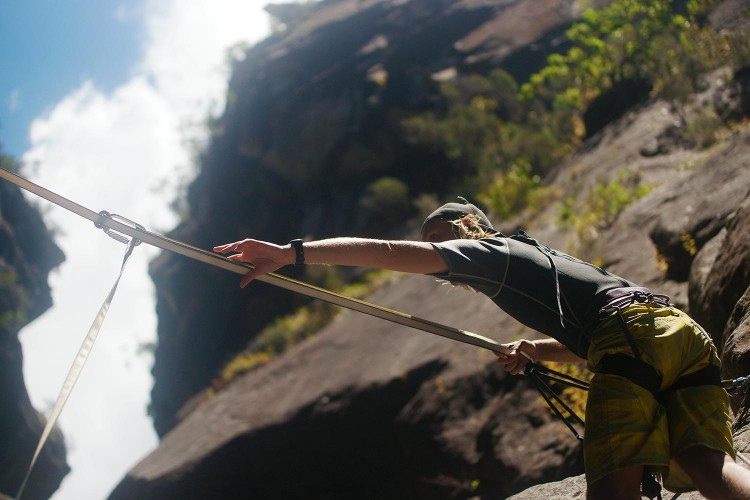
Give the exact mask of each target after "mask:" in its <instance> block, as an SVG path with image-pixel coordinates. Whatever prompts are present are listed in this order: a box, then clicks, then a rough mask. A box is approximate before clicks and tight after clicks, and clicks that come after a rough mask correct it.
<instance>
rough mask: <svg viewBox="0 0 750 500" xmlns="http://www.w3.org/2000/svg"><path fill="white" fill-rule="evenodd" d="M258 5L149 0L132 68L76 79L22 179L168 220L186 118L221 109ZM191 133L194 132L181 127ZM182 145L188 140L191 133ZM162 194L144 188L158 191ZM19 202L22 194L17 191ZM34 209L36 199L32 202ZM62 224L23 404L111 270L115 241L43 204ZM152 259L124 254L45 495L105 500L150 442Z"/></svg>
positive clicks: (73, 347) (145, 218) (58, 367)
mask: <svg viewBox="0 0 750 500" xmlns="http://www.w3.org/2000/svg"><path fill="white" fill-rule="evenodd" d="M263 5H265V2H260V1H257V0H253V1H248V0H165V1H161V2H157V1H155V0H154V1H148V3H147V4H146V5H145V7H144V8H143V9H136V10H127V11H125V10H122V9H120V10H119V11H118V12H117V13H115V14H114V15H118V16H120V18H126V17H127V16H130V15H132V13H133V12H143V16H144V17H143V19H142V23H143V26H144V30H145V32H146V33H147V34H148V35H147V37H146V44H145V46H144V47H143V53H144V56H143V60H142V61H141V63H140V64H139V65H138V66H137V68H135V71H134V76H133V77H132V78H131V79H130V80H129V81H127V82H123V84H122V85H120V86H118V87H117V88H116V89H115V90H114V91H113V92H112V93H111V94H105V93H102V92H101V91H100V90H98V89H97V88H96V87H95V86H94V85H93V84H92V83H90V82H86V83H84V84H83V85H82V86H81V87H80V88H78V89H77V90H76V91H75V92H74V93H72V94H70V95H68V96H67V97H66V98H65V99H63V100H62V101H60V102H59V103H58V104H57V105H55V106H54V107H53V108H52V111H50V112H49V113H48V114H47V115H45V116H43V117H40V118H37V119H36V120H35V121H34V122H33V124H32V127H31V133H30V138H31V148H30V149H29V151H27V153H26V154H24V156H23V162H24V163H25V164H26V165H27V167H26V170H25V173H26V174H27V175H30V176H31V177H32V179H33V180H34V181H36V182H38V183H39V184H41V185H43V186H45V187H47V188H48V189H51V190H53V191H55V192H58V193H59V194H60V195H62V196H65V197H67V198H69V199H72V200H74V201H76V202H78V203H80V204H82V205H84V206H86V207H88V208H90V209H92V210H95V211H99V210H107V211H109V212H112V213H118V214H120V215H123V216H125V217H128V218H130V219H133V220H134V221H136V222H139V223H141V224H143V225H145V226H146V227H147V228H149V229H153V230H164V229H165V228H169V227H171V226H172V225H173V224H174V223H175V222H176V220H175V218H174V215H173V214H171V213H170V211H169V208H168V206H169V204H170V202H171V201H172V197H173V196H174V187H175V186H174V182H173V181H171V180H170V179H173V178H175V177H184V176H186V175H188V174H187V173H188V172H189V171H190V161H191V160H190V156H189V155H190V153H189V152H188V151H185V149H184V146H183V144H184V142H183V139H185V137H183V136H182V134H183V133H184V130H185V128H184V126H185V124H186V123H189V124H195V123H200V122H202V120H203V119H204V118H205V117H206V116H207V115H208V114H209V113H211V114H216V113H219V112H220V111H221V107H222V106H223V102H224V93H225V88H226V83H227V76H228V75H227V73H226V67H225V62H226V51H227V49H228V48H229V47H231V46H233V45H235V44H236V43H238V42H251V43H252V42H255V41H257V40H258V39H259V38H261V37H264V36H266V34H267V33H268V20H267V17H266V16H265V13H264V12H263V11H262V7H263ZM191 130H192V132H191V133H195V130H196V129H191ZM191 139H196V138H195V137H192V138H191ZM165 184H166V186H167V187H168V189H167V190H166V192H164V191H163V190H157V189H156V186H163V185H165ZM30 198H31V197H30ZM40 204H41V205H46V203H44V202H40ZM44 210H45V211H46V212H47V217H46V218H47V220H48V223H49V224H51V225H52V226H54V227H57V228H60V229H61V230H62V234H61V236H60V237H59V238H58V244H60V246H61V247H62V248H63V250H64V252H65V253H66V257H67V260H66V262H65V263H64V264H63V265H62V266H61V268H60V269H59V271H56V272H55V273H53V275H52V276H51V277H50V285H51V287H52V289H53V299H54V303H55V304H54V307H53V308H52V309H51V310H50V311H48V312H47V313H46V314H44V315H43V316H42V317H41V318H40V319H38V320H37V321H35V322H34V323H33V324H31V325H29V326H28V327H27V328H25V329H24V330H23V331H22V332H21V340H22V342H23V345H24V352H25V366H24V373H25V377H26V381H27V386H28V388H29V392H30V396H31V398H32V401H33V402H34V404H35V406H37V407H38V408H47V407H49V406H50V404H51V402H52V401H54V399H55V398H56V396H57V392H58V391H59V389H60V387H61V384H62V382H63V380H64V378H65V374H66V373H67V370H68V368H69V367H70V364H71V363H72V361H73V358H74V356H75V353H76V351H77V349H78V347H79V346H80V342H81V340H82V339H83V336H84V335H85V333H86V331H87V330H88V327H89V326H90V324H91V321H92V320H93V318H94V315H95V314H96V311H97V310H98V308H99V306H100V304H101V301H102V300H103V299H104V297H105V295H106V294H107V292H108V290H109V287H110V286H111V284H112V282H113V281H114V279H115V277H116V275H117V272H118V270H119V265H120V261H121V258H122V253H123V251H124V246H123V245H121V244H119V243H117V242H115V241H114V240H112V239H110V238H107V237H106V236H105V235H104V234H103V233H102V232H101V231H99V230H97V229H96V228H95V227H94V225H93V224H92V223H91V222H88V221H86V220H84V219H82V218H79V217H77V216H75V215H73V214H71V213H69V212H67V211H66V210H64V209H60V208H49V209H48V208H46V207H45V208H44ZM154 255H156V251H155V250H154V249H152V248H149V247H147V246H146V245H141V246H140V247H138V248H137V249H136V251H135V252H134V254H133V256H132V257H131V262H130V263H129V264H128V269H126V272H125V275H124V277H123V280H122V282H121V283H120V289H119V291H118V294H117V296H116V297H115V299H114V302H113V304H112V307H111V309H110V312H109V316H108V317H107V320H106V321H105V323H104V326H103V329H102V332H101V334H100V337H99V340H98V341H97V345H96V346H95V347H94V349H93V352H92V354H91V358H90V360H89V362H88V364H87V366H86V367H85V369H84V370H83V373H82V375H81V379H80V381H79V383H78V385H77V386H76V388H75V390H74V391H73V394H72V395H71V397H70V400H69V401H68V404H67V406H66V409H65V410H64V411H63V413H62V416H61V418H60V425H61V427H62V429H63V432H64V434H65V435H66V439H67V440H68V442H69V443H70V444H71V446H70V450H69V455H68V460H69V463H70V464H71V467H72V468H73V470H72V472H71V473H70V474H69V475H68V477H67V478H66V479H65V480H64V481H63V485H62V487H61V489H60V490H59V491H58V493H57V494H56V495H55V496H54V499H55V500H67V499H80V498H86V499H94V500H95V499H97V498H105V497H106V496H107V494H108V493H109V491H110V490H111V488H112V487H114V486H115V485H116V484H117V483H118V482H119V481H120V479H121V478H122V477H123V476H124V475H125V473H126V472H127V470H128V469H129V468H130V467H131V466H132V465H134V463H135V462H136V461H137V460H138V459H140V458H141V457H142V456H143V455H145V454H146V453H148V452H149V451H150V449H152V448H153V447H154V446H155V445H156V437H155V435H154V433H153V430H152V427H151V421H150V419H148V418H147V417H146V415H145V407H146V404H147V402H148V398H149V392H150V389H151V384H152V381H151V378H150V374H149V371H150V368H151V363H152V360H151V359H150V357H149V356H147V355H139V354H137V352H138V348H139V346H140V345H141V344H143V343H147V342H152V341H154V340H155V332H156V317H155V314H154V302H153V296H154V290H153V285H152V283H151V281H150V279H149V278H148V276H147V265H148V261H149V260H150V259H151V258H153V256H154Z"/></svg>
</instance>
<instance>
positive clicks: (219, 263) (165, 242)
mask: <svg viewBox="0 0 750 500" xmlns="http://www.w3.org/2000/svg"><path fill="white" fill-rule="evenodd" d="M0 177H2V178H3V179H5V180H7V181H9V182H12V183H13V184H15V185H17V186H18V187H20V188H23V189H25V190H27V191H29V192H31V193H33V194H35V195H37V196H39V197H41V198H44V199H46V200H47V201H50V202H52V203H54V204H56V205H59V206H61V207H63V208H65V209H67V210H70V211H71V212H73V213H75V214H77V215H80V216H81V217H83V218H85V219H88V220H90V221H92V222H93V223H94V224H95V225H96V226H97V227H98V228H102V229H104V231H105V232H106V233H107V234H109V235H110V236H111V237H113V238H115V239H118V240H120V241H122V242H127V238H125V236H123V235H126V236H130V237H131V238H135V239H137V240H139V241H142V242H144V243H148V244H149V245H152V246H155V247H158V248H161V249H162V250H167V251H170V252H174V253H178V254H180V255H184V256H185V257H189V258H191V259H194V260H198V261H201V262H204V263H206V264H210V265H212V266H216V267H220V268H222V269H226V270H228V271H232V272H235V273H238V274H242V275H244V274H246V273H247V272H248V271H249V270H251V269H253V265H252V264H249V263H246V262H235V261H233V260H229V259H228V258H226V257H224V256H223V255H219V254H217V253H214V252H210V251H207V250H203V249H201V248H198V247H194V246H191V245H188V244H186V243H183V242H181V241H177V240H173V239H171V238H168V237H166V236H164V235H161V234H158V233H153V232H150V231H147V230H146V229H144V228H143V226H140V225H138V224H135V223H133V222H132V221H130V220H128V219H125V218H124V217H122V216H118V215H116V214H110V213H109V212H106V211H102V212H99V213H96V212H94V211H92V210H89V209H88V208H86V207H83V206H81V205H79V204H77V203H75V202H73V201H70V200H68V199H66V198H63V197H62V196H60V195H58V194H56V193H54V192H52V191H50V190H48V189H45V188H43V187H42V186H39V185H37V184H34V183H33V182H31V181H28V180H26V179H24V178H23V177H21V176H19V175H17V174H14V173H13V172H10V171H8V170H5V169H1V168H0ZM256 279H257V280H259V281H263V282H265V283H268V284H271V285H275V286H278V287H280V288H284V289H286V290H289V291H292V292H296V293H300V294H302V295H307V296H308V297H312V298H316V299H319V300H322V301H325V302H329V303H331V304H335V305H337V306H341V307H344V308H347V309H352V310H354V311H359V312H361V313H365V314H369V315H371V316H375V317H377V318H380V319H384V320H387V321H391V322H393V323H398V324H400V325H404V326H409V327H412V328H415V329H417V330H422V331H425V332H428V333H432V334H435V335H440V336H441V337H446V338H449V339H452V340H456V341H458V342H463V343H465V344H470V345H474V346H476V347H483V348H485V349H489V350H490V351H493V352H498V353H501V354H509V353H510V352H511V349H510V348H508V347H507V346H504V345H501V344H499V343H497V342H495V341H494V340H492V339H490V338H487V337H484V336H482V335H477V334H475V333H471V332H468V331H465V330H459V329H457V328H453V327H450V326H445V325H441V324H439V323H435V322H432V321H429V320H426V319H423V318H419V317H417V316H412V315H411V314H407V313H403V312H400V311H396V310H393V309H389V308H386V307H382V306H379V305H377V304H372V303H369V302H365V301H363V300H359V299H355V298H351V297H346V296H344V295H341V294H338V293H335V292H331V291H329V290H325V289H323V288H319V287H316V286H314V285H310V284H308V283H304V282H302V281H297V280H295V279H292V278H288V277H286V276H282V275H280V274H276V273H268V274H266V275H263V276H260V277H258V278H256Z"/></svg>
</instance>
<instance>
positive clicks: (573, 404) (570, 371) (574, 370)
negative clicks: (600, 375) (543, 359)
mask: <svg viewBox="0 0 750 500" xmlns="http://www.w3.org/2000/svg"><path fill="white" fill-rule="evenodd" d="M545 365H546V366H547V367H548V368H550V369H551V370H555V371H557V372H560V373H562V374H564V375H568V376H570V377H573V378H577V379H578V380H583V381H584V382H591V378H592V377H593V375H594V374H593V373H591V372H590V371H589V370H588V369H587V368H586V365H585V363H555V362H549V363H545ZM551 387H552V388H553V389H554V388H556V387H562V389H560V392H559V396H560V399H562V400H563V402H565V404H567V405H568V407H569V408H570V409H571V410H572V411H573V413H575V414H576V415H578V416H579V417H581V420H585V415H586V402H587V401H588V399H589V393H588V391H584V390H582V389H577V388H575V387H570V386H567V385H561V384H557V383H555V382H552V383H551ZM540 398H541V396H540ZM545 405H546V403H545ZM550 412H552V413H553V414H555V413H554V411H553V410H552V409H551V408H550Z"/></svg>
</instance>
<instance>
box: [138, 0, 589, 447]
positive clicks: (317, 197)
mask: <svg viewBox="0 0 750 500" xmlns="http://www.w3.org/2000/svg"><path fill="white" fill-rule="evenodd" d="M576 4H577V2H575V1H573V0H543V1H542V0H524V1H509V0H482V1H474V0H472V1H463V2H454V1H452V0H451V1H448V0H411V1H408V2H404V1H400V0H399V1H375V0H365V1H361V0H337V1H327V2H320V3H316V4H314V5H315V7H312V6H311V5H309V4H308V5H303V6H297V7H294V6H285V7H283V8H280V7H276V8H273V7H272V8H271V10H272V12H275V13H277V14H278V15H280V16H281V18H282V21H283V22H284V23H289V26H288V28H287V30H286V31H285V32H283V33H280V34H278V35H276V36H273V37H271V38H269V39H268V40H266V41H264V42H262V43H260V44H259V45H258V46H256V47H254V48H253V49H251V50H249V51H248V52H247V54H246V57H245V59H244V60H243V61H241V62H237V63H236V65H235V69H234V73H233V77H232V80H231V82H230V85H229V97H228V105H227V109H226V112H225V114H224V116H223V117H222V118H221V119H220V120H219V122H218V124H217V125H216V127H215V129H214V133H215V136H214V138H213V141H212V143H211V146H210V148H209V150H208V151H207V152H206V154H205V156H204V158H202V161H201V172H200V174H199V175H198V177H197V179H196V180H195V182H194V183H193V184H192V185H191V186H190V189H189V194H188V202H189V203H188V204H189V210H190V214H189V216H188V217H187V218H186V220H185V222H184V224H183V225H182V226H180V227H178V228H177V229H175V230H174V232H173V233H172V236H174V237H176V238H178V239H181V240H184V241H186V242H189V243H191V244H194V245H197V246H200V247H202V248H211V247H212V246H213V245H214V244H216V243H220V242H226V241H234V240H236V239H241V238H244V237H248V236H249V235H252V236H253V237H256V238H261V239H266V240H270V241H276V242H279V243H286V242H288V241H289V240H291V239H293V238H297V237H304V236H314V237H323V236H331V235H340V234H350V235H360V234H367V235H370V236H373V235H375V236H377V235H379V234H382V233H383V231H384V228H386V227H389V226H393V225H394V224H398V225H401V224H402V223H403V221H404V219H408V218H409V217H410V216H412V215H414V209H413V208H412V206H411V203H410V202H409V201H408V200H410V199H414V198H416V197H417V196H419V195H420V194H421V193H437V194H439V195H440V194H443V193H445V192H446V190H450V189H452V182H453V181H455V180H456V179H459V178H463V177H465V175H466V174H467V173H466V172H458V171H456V169H455V166H454V165H453V164H452V163H450V162H448V161H446V159H445V158H444V157H442V155H436V154H435V153H434V152H431V151H426V150H424V149H418V148H417V147H415V146H413V145H411V144H409V143H408V142H406V141H405V139H404V137H403V136H404V134H403V131H402V129H401V126H400V120H401V119H402V117H404V116H407V115H408V114H409V113H415V112H418V111H423V110H426V109H430V107H431V106H433V104H434V103H433V101H434V97H435V95H436V92H437V85H436V81H435V78H438V77H437V76H436V75H439V74H445V73H450V72H451V71H460V72H467V71H481V70H482V69H483V68H486V67H489V66H490V65H491V66H493V67H495V66H500V67H505V68H506V69H508V70H510V71H511V72H514V73H515V76H516V78H517V79H518V80H519V81H522V80H524V79H525V78H526V77H527V76H528V74H529V73H530V72H532V71H534V70H535V69H537V68H538V67H539V66H540V64H542V62H543V61H544V57H545V56H546V54H547V53H548V52H549V50H550V48H552V47H559V46H560V44H561V40H562V39H561V34H562V32H563V30H564V28H565V27H567V26H568V25H569V24H570V22H571V21H572V20H573V19H574V17H575V15H576V14H577V12H576V9H575V5H576ZM300 9H302V10H304V9H312V12H306V13H305V12H300ZM303 14H305V15H304V16H303ZM296 19H304V21H295V20H296ZM295 23H296V24H295ZM388 177H395V178H397V179H399V181H401V182H402V183H404V184H405V185H406V186H408V193H407V196H408V199H406V204H405V205H401V204H399V203H395V204H394V205H393V206H391V205H389V204H388V203H387V202H384V204H385V207H383V206H380V207H376V208H373V207H372V205H373V203H372V202H371V201H369V202H368V187H369V186H371V185H372V183H374V182H376V181H378V180H379V179H383V178H388ZM378 208H380V210H379V209H378ZM151 274H152V276H153V278H154V281H155V283H156V285H157V289H158V294H159V296H158V315H159V345H158V348H157V350H156V353H155V360H156V362H155V366H154V370H153V374H154V387H153V391H152V414H153V416H154V426H155V428H156V430H157V432H158V433H159V434H160V435H163V434H165V433H166V432H167V431H169V430H170V429H171V428H172V427H173V426H174V425H175V423H176V419H175V415H176V414H177V412H178V410H179V409H180V407H181V406H182V405H183V404H184V403H185V402H186V401H187V400H188V399H189V398H190V397H192V396H193V395H195V394H196V393H198V392H200V391H201V390H202V389H203V388H204V387H206V386H207V385H208V384H209V382H210V380H211V379H212V378H213V377H214V376H215V375H216V372H217V370H218V369H220V367H221V366H222V364H223V363H225V362H226V361H227V359H228V358H229V357H231V356H232V355H233V354H234V353H236V352H237V351H238V350H240V349H242V348H243V347H244V346H245V344H246V343H247V341H248V338H249V337H250V338H251V337H252V336H253V335H254V334H255V333H257V331H258V329H259V328H260V327H261V326H262V325H264V324H266V323H267V322H268V321H270V320H271V319H272V318H274V317H276V316H277V315H279V314H281V313H283V312H285V311H288V310H289V309H291V308H293V307H296V306H298V305H300V304H301V303H303V302H304V301H303V300H302V299H300V298H298V297H294V298H292V297H289V295H288V294H285V293H284V292H282V291H279V290H263V291H262V292H258V291H253V290H248V291H246V292H243V293H237V285H236V280H235V279H234V278H233V277H231V276H225V275H222V274H219V273H214V272H213V270H210V269H205V266H203V265H202V264H197V263H191V262H186V261H185V259H183V258H180V257H178V256H177V257H176V256H173V255H163V256H162V257H161V258H159V259H158V260H157V261H156V262H154V264H153V266H152V268H151ZM196 286H198V287H201V288H204V289H205V290H211V293H196V288H195V287H196ZM237 325H242V327H240V328H238V327H237Z"/></svg>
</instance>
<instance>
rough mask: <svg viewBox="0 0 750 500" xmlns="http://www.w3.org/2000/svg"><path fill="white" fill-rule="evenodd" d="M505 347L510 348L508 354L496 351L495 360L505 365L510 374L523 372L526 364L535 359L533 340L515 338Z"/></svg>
mask: <svg viewBox="0 0 750 500" xmlns="http://www.w3.org/2000/svg"><path fill="white" fill-rule="evenodd" d="M506 347H508V348H509V349H510V350H511V352H510V353H509V354H502V353H499V352H496V353H495V355H497V360H498V361H499V362H500V363H503V364H504V365H505V371H506V372H509V373H510V374H512V375H518V374H519V373H523V369H524V368H525V367H526V365H527V364H528V363H529V362H532V363H533V362H534V360H535V359H536V354H537V352H536V345H534V342H533V341H530V340H517V341H515V342H513V343H511V344H508V345H506Z"/></svg>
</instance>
